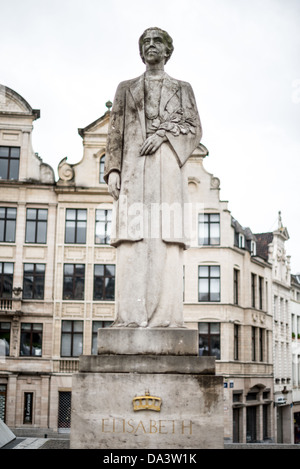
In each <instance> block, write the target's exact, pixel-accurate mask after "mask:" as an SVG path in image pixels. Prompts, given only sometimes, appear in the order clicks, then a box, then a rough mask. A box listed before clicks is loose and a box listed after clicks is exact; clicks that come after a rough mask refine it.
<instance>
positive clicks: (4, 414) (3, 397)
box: [0, 384, 7, 423]
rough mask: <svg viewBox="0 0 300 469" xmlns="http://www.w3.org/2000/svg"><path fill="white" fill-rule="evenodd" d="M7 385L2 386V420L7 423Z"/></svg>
mask: <svg viewBox="0 0 300 469" xmlns="http://www.w3.org/2000/svg"><path fill="white" fill-rule="evenodd" d="M6 387H7V386H6V384H0V419H1V420H2V421H3V422H4V423H5V422H6V419H5V416H6V392H7V389H6Z"/></svg>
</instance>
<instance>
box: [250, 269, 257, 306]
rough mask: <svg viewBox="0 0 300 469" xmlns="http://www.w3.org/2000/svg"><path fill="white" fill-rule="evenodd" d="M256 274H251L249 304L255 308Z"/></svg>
mask: <svg viewBox="0 0 300 469" xmlns="http://www.w3.org/2000/svg"><path fill="white" fill-rule="evenodd" d="M255 300H256V275H255V274H251V306H252V308H255V305H256V301H255Z"/></svg>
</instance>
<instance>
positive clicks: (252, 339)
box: [251, 326, 256, 362]
mask: <svg viewBox="0 0 300 469" xmlns="http://www.w3.org/2000/svg"><path fill="white" fill-rule="evenodd" d="M251 342H252V361H253V362H255V361H256V328H255V327H253V326H252V327H251Z"/></svg>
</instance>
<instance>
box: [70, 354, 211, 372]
mask: <svg viewBox="0 0 300 469" xmlns="http://www.w3.org/2000/svg"><path fill="white" fill-rule="evenodd" d="M79 371H81V372H90V373H154V374H157V373H173V374H174V373H175V374H201V375H207V374H210V375H214V374H215V358H214V357H183V356H171V355H169V356H157V355H98V356H96V355H82V356H81V357H80V358H79Z"/></svg>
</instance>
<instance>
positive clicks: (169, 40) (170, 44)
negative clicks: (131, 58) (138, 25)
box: [139, 27, 174, 63]
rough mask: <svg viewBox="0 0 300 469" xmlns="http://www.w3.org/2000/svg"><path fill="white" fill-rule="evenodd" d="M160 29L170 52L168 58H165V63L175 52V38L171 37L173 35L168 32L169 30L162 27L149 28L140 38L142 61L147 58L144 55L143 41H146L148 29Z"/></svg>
mask: <svg viewBox="0 0 300 469" xmlns="http://www.w3.org/2000/svg"><path fill="white" fill-rule="evenodd" d="M153 30H155V31H158V32H160V33H161V35H162V37H163V40H164V42H165V44H166V46H167V52H168V56H167V57H166V60H165V63H167V62H168V60H169V59H170V57H171V55H172V54H173V50H174V46H173V39H172V38H171V36H170V35H169V34H168V33H167V31H164V30H163V29H160V28H156V27H155V28H147V29H146V30H145V31H144V32H143V34H142V35H141V37H140V39H139V49H140V56H141V58H142V61H143V62H144V63H145V59H144V56H143V41H144V37H145V35H146V33H148V31H153Z"/></svg>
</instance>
